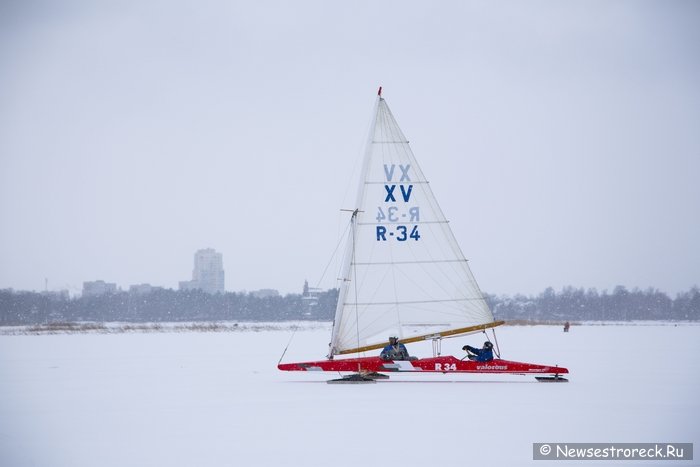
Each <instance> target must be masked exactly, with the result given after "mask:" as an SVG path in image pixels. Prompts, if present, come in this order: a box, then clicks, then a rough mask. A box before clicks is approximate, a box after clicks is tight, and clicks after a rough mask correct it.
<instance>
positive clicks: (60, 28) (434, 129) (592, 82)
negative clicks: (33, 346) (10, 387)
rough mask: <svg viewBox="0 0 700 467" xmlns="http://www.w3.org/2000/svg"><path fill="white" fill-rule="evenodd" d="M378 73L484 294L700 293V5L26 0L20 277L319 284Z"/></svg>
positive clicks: (70, 282)
mask: <svg viewBox="0 0 700 467" xmlns="http://www.w3.org/2000/svg"><path fill="white" fill-rule="evenodd" d="M380 85H381V86H383V87H384V97H385V98H386V100H387V103H388V104H389V106H390V108H391V109H392V111H393V113H394V115H395V117H396V119H397V121H398V123H399V125H400V126H401V128H402V130H403V132H404V133H405V134H406V136H407V137H408V139H409V140H410V141H411V145H412V148H413V151H414V153H415V154H416V157H417V158H418V160H419V162H420V164H421V166H422V168H423V171H424V172H425V174H426V176H427V177H428V179H429V180H430V181H431V186H432V188H433V191H434V193H435V195H436V196H437V199H438V201H439V202H440V204H441V206H442V208H443V211H444V212H445V214H446V216H447V217H448V219H450V221H451V225H452V228H453V230H454V232H455V235H456V237H457V239H458V241H459V243H460V245H461V247H462V250H463V251H464V253H465V255H466V256H467V257H468V258H469V259H470V264H471V267H472V270H473V272H474V274H475V276H476V278H477V281H478V282H479V284H480V285H481V287H482V289H484V290H485V291H487V292H491V293H499V294H501V293H507V294H514V293H525V294H533V293H539V292H541V291H542V290H543V289H544V288H546V287H548V286H553V287H555V288H557V289H558V288H560V287H562V286H564V285H573V286H576V287H586V288H588V287H597V288H598V289H599V290H602V289H608V290H612V289H613V288H614V287H615V286H616V285H624V286H627V287H628V288H632V287H640V288H646V287H650V286H651V287H655V288H659V289H661V290H662V291H665V292H667V293H670V294H673V295H675V293H677V292H678V291H681V290H687V289H688V288H690V287H691V286H693V285H694V284H698V285H700V246H699V242H700V183H699V180H700V2H697V1H614V0H613V1H580V2H577V1H569V2H560V1H544V2H532V1H530V2H523V1H512V2H498V1H483V2H473V1H453V2H415V1H392V2H378V1H357V2H355V1H354V2H329V1H296V2H286V1H279V2H268V1H261V2H257V1H256V2H253V1H251V2H236V1H230V0H200V1H191V2H183V1H165V0H163V1H157V0H138V1H125V2H107V1H87V0H86V1H78V0H76V1H61V2H54V1H47V2H40V1H19V0H17V1H9V2H7V1H5V2H2V3H0V218H1V219H2V224H1V229H0V288H7V287H12V288H15V289H27V290H43V288H44V284H45V283H44V280H45V278H48V284H49V289H54V290H57V289H63V288H68V289H69V290H71V292H79V291H80V290H81V288H82V283H83V281H88V280H95V279H103V280H106V281H109V282H116V283H117V284H118V285H119V286H121V287H123V288H128V286H129V285H131V284H137V283H143V282H147V283H151V284H153V285H160V286H165V287H173V288H176V287H177V283H178V281H180V280H187V279H190V278H191V274H192V266H193V255H194V252H195V251H196V250H197V249H200V248H206V247H211V248H214V249H216V250H218V251H219V252H221V253H223V257H224V267H225V271H226V289H227V290H230V291H241V290H248V291H250V290H255V289H260V288H276V289H278V290H280V291H281V292H282V293H288V292H299V291H301V287H302V285H303V281H304V279H308V280H309V282H310V283H311V285H315V284H316V282H317V281H318V280H319V279H320V278H321V275H322V273H323V270H324V268H325V266H326V264H328V261H329V259H330V258H331V255H332V253H333V250H334V248H335V247H336V244H337V242H338V239H339V235H340V233H341V231H342V228H343V226H344V224H345V221H346V218H347V214H344V213H341V212H340V211H339V210H340V209H341V208H352V207H353V206H352V203H353V201H354V199H355V192H356V189H357V187H356V186H355V183H354V182H351V181H350V180H351V177H352V175H353V173H356V172H357V171H358V166H359V163H360V158H361V157H362V154H363V145H364V142H365V138H366V134H367V128H368V125H369V122H370V120H371V111H372V108H373V104H374V100H375V96H376V89H377V87H378V86H380ZM336 277H337V275H336V273H335V272H331V273H330V274H328V275H327V277H326V280H325V281H324V282H322V283H321V285H322V286H324V287H331V286H335V279H336ZM329 278H330V280H328V279H329Z"/></svg>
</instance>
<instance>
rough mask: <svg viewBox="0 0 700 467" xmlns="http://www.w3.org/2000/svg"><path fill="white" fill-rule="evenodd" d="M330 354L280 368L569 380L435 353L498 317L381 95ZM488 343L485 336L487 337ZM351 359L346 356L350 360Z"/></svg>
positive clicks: (548, 370) (536, 367)
mask: <svg viewBox="0 0 700 467" xmlns="http://www.w3.org/2000/svg"><path fill="white" fill-rule="evenodd" d="M348 211H349V212H351V213H352V214H351V218H350V235H349V240H348V242H347V247H346V251H345V256H344V261H343V266H342V273H341V278H340V279H341V283H340V291H339V297H338V303H337V306H336V312H335V318H334V321H333V329H332V332H331V341H330V344H329V350H328V354H327V356H326V358H325V359H324V360H317V361H307V362H300V363H281V361H280V363H279V364H278V368H279V369H280V370H283V371H326V372H341V373H343V372H348V373H350V375H348V376H346V377H344V378H341V379H336V380H332V381H329V382H348V383H355V382H374V381H376V380H377V379H383V378H386V377H387V376H388V374H391V373H395V372H415V373H445V374H447V373H487V374H519V375H536V377H537V379H538V380H539V381H554V382H559V381H567V380H566V378H564V377H562V375H564V374H567V373H568V372H569V371H568V369H566V368H563V367H560V366H556V365H541V364H534V363H523V362H517V361H510V360H505V359H501V358H500V349H499V347H498V345H497V341H496V346H495V348H494V351H495V356H496V358H494V359H493V360H490V361H484V362H479V361H473V360H469V359H466V358H457V357H454V356H444V355H441V351H440V350H441V342H442V340H443V339H447V338H452V337H456V336H462V335H467V334H470V333H479V332H484V333H486V331H487V330H491V332H492V334H493V338H494V340H496V339H495V330H494V329H495V327H496V326H499V325H501V324H504V322H503V321H497V320H495V319H494V316H493V313H492V311H491V309H490V308H489V306H488V303H487V301H486V299H485V297H484V295H483V293H482V292H481V290H480V289H479V286H478V284H477V282H476V280H475V279H474V276H473V274H472V272H471V270H470V268H469V264H468V261H467V259H466V258H465V256H464V254H463V253H462V250H461V249H460V247H459V245H458V243H457V240H456V239H455V236H454V235H453V233H452V230H451V229H450V225H449V223H448V220H447V219H446V218H445V215H444V214H443V212H442V210H441V208H440V206H439V205H438V202H437V200H436V198H435V196H434V195H433V192H432V190H431V188H430V185H429V184H428V180H427V179H426V177H425V175H424V173H423V171H422V170H421V168H420V166H419V165H418V161H417V160H416V158H415V156H414V154H413V152H412V151H411V148H410V146H409V142H408V140H407V139H406V137H405V136H404V134H403V133H402V131H401V129H400V128H399V126H398V124H397V123H396V119H395V118H394V116H393V115H392V113H391V111H390V110H389V107H388V105H387V103H386V100H385V99H384V98H383V97H382V90H381V88H379V92H378V93H377V99H376V103H375V107H374V113H373V119H372V124H371V126H370V131H369V140H368V142H367V146H366V151H365V156H364V160H363V164H362V170H361V174H360V186H359V190H358V195H357V200H356V204H355V207H354V208H353V209H351V210H348ZM390 336H396V337H398V338H399V339H400V341H401V342H402V343H404V344H410V343H413V342H418V341H425V340H430V341H432V344H433V345H432V348H433V355H432V356H431V357H429V358H415V359H411V360H385V359H382V358H380V357H379V356H378V355H376V356H370V357H366V356H363V357H358V356H357V354H366V352H370V351H374V350H379V349H381V348H383V347H385V346H386V345H387V343H388V338H389V337H390ZM487 338H488V335H487ZM353 354H355V355H356V356H354V357H346V356H348V355H353Z"/></svg>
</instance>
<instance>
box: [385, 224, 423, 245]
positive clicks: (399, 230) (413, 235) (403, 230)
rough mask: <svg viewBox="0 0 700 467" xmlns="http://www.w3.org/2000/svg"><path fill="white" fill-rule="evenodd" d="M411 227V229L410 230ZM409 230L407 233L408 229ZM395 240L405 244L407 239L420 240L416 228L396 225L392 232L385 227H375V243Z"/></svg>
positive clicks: (415, 226)
mask: <svg viewBox="0 0 700 467" xmlns="http://www.w3.org/2000/svg"><path fill="white" fill-rule="evenodd" d="M411 227H412V228H411ZM409 228H411V231H410V233H409V231H408V229H409ZM391 237H393V238H395V239H396V240H398V241H400V242H405V241H406V240H408V239H413V240H418V239H420V234H419V233H418V226H417V225H414V226H405V225H397V226H395V229H394V230H389V229H388V228H387V227H386V226H383V225H378V226H377V241H378V242H385V241H387V239H389V238H391Z"/></svg>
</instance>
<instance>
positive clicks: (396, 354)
mask: <svg viewBox="0 0 700 467" xmlns="http://www.w3.org/2000/svg"><path fill="white" fill-rule="evenodd" d="M379 358H381V359H382V360H413V357H411V356H409V355H408V349H406V346H405V345H403V344H402V343H400V342H399V338H398V337H390V338H389V345H387V346H386V347H384V349H382V353H380V354H379Z"/></svg>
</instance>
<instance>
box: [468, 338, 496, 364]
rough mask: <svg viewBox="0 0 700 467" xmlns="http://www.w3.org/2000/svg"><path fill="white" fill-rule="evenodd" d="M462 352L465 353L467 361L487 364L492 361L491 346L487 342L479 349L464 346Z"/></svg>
mask: <svg viewBox="0 0 700 467" xmlns="http://www.w3.org/2000/svg"><path fill="white" fill-rule="evenodd" d="M462 350H464V351H466V352H467V358H469V360H475V361H477V362H488V361H491V360H493V344H492V343H491V342H489V341H486V342H484V346H483V347H482V348H480V349H477V348H476V347H472V346H471V345H465V346H464V347H462Z"/></svg>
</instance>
